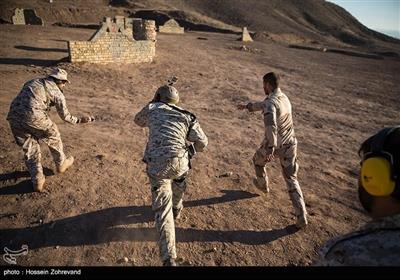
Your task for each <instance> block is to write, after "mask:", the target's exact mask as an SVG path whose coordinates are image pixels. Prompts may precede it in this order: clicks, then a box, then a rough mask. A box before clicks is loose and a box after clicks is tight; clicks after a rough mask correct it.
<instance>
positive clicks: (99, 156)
mask: <svg viewBox="0 0 400 280" xmlns="http://www.w3.org/2000/svg"><path fill="white" fill-rule="evenodd" d="M104 158H105V155H97V156H96V159H98V160H103V159H104Z"/></svg>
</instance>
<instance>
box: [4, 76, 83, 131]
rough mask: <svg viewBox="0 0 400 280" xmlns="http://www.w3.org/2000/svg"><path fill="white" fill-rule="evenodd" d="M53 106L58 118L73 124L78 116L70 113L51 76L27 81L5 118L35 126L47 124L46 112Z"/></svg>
mask: <svg viewBox="0 0 400 280" xmlns="http://www.w3.org/2000/svg"><path fill="white" fill-rule="evenodd" d="M52 106H55V107H56V109H57V112H58V115H59V116H60V118H61V119H62V120H64V121H66V122H69V123H72V124H75V123H77V122H78V118H77V117H74V116H72V115H71V114H70V112H69V111H68V108H67V103H66V101H65V96H64V94H63V93H62V92H61V90H60V89H59V88H58V86H57V85H56V83H55V82H54V81H53V80H52V79H51V78H39V79H33V80H31V81H28V82H27V83H25V84H24V86H23V88H22V90H21V91H20V92H19V94H18V95H17V96H16V97H15V99H14V100H13V101H12V103H11V106H10V111H9V113H8V116H7V119H8V120H14V121H19V122H24V123H27V124H30V125H33V126H35V127H39V128H40V127H42V126H43V125H45V124H48V123H49V122H48V120H49V116H48V112H49V111H50V109H51V107H52Z"/></svg>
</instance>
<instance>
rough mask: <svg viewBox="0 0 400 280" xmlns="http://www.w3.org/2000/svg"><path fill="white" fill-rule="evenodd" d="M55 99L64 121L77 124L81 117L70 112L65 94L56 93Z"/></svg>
mask: <svg viewBox="0 0 400 280" xmlns="http://www.w3.org/2000/svg"><path fill="white" fill-rule="evenodd" d="M54 101H55V102H54V103H55V106H56V109H57V113H58V115H59V116H60V118H61V119H62V120H63V121H66V122H68V123H72V124H76V123H78V122H79V118H78V117H75V116H73V115H71V113H70V112H69V110H68V107H67V102H66V100H65V97H64V95H62V94H60V95H56V97H55V99H54Z"/></svg>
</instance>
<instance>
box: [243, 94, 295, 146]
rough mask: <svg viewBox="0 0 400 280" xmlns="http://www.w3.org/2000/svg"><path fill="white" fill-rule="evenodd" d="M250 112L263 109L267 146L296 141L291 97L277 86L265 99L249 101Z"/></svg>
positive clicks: (265, 142) (265, 143)
mask: <svg viewBox="0 0 400 280" xmlns="http://www.w3.org/2000/svg"><path fill="white" fill-rule="evenodd" d="M247 109H248V110H249V111H250V112H254V111H263V114H264V125H265V137H264V145H265V147H266V148H272V147H273V148H280V147H281V146H282V145H285V144H290V143H294V142H295V134H294V126H293V120H292V105H291V104H290V101H289V98H288V97H287V96H286V95H285V94H284V93H283V92H282V91H281V90H280V88H277V89H276V90H275V91H274V92H273V93H271V94H270V95H269V96H268V97H267V98H265V100H264V101H261V102H254V103H249V104H248V105H247Z"/></svg>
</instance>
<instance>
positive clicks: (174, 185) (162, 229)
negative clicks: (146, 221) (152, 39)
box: [135, 83, 208, 266]
mask: <svg viewBox="0 0 400 280" xmlns="http://www.w3.org/2000/svg"><path fill="white" fill-rule="evenodd" d="M172 84H173V83H171V84H169V85H164V86H162V87H160V88H159V89H158V90H157V91H156V93H155V96H154V98H153V100H152V101H151V102H150V103H149V104H147V105H146V106H145V107H144V108H143V109H142V110H141V111H140V112H139V113H137V114H136V116H135V123H136V124H137V125H139V126H141V127H145V126H147V127H149V138H148V143H147V146H146V151H145V154H144V158H143V161H144V162H145V163H146V164H147V174H148V176H149V179H150V184H151V193H152V209H153V211H154V212H155V223H156V229H157V232H158V234H159V241H158V244H159V248H160V255H161V259H162V261H163V265H165V266H176V262H175V260H176V246H175V222H174V220H175V219H178V218H179V215H180V213H181V211H182V208H183V204H182V198H183V194H184V192H185V189H186V177H187V175H188V171H189V169H190V162H189V160H190V158H189V157H190V156H191V155H192V154H194V151H199V152H201V151H203V149H204V148H205V147H206V146H207V144H208V139H207V136H206V135H205V134H204V132H203V130H202V129H201V127H200V124H199V122H198V121H197V120H196V117H195V116H194V115H193V114H192V113H190V112H188V111H186V110H183V109H182V108H180V107H178V106H176V104H177V103H178V102H179V93H178V91H177V90H176V89H175V87H173V86H172ZM187 141H189V142H192V143H193V144H191V145H190V146H188V143H187Z"/></svg>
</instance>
